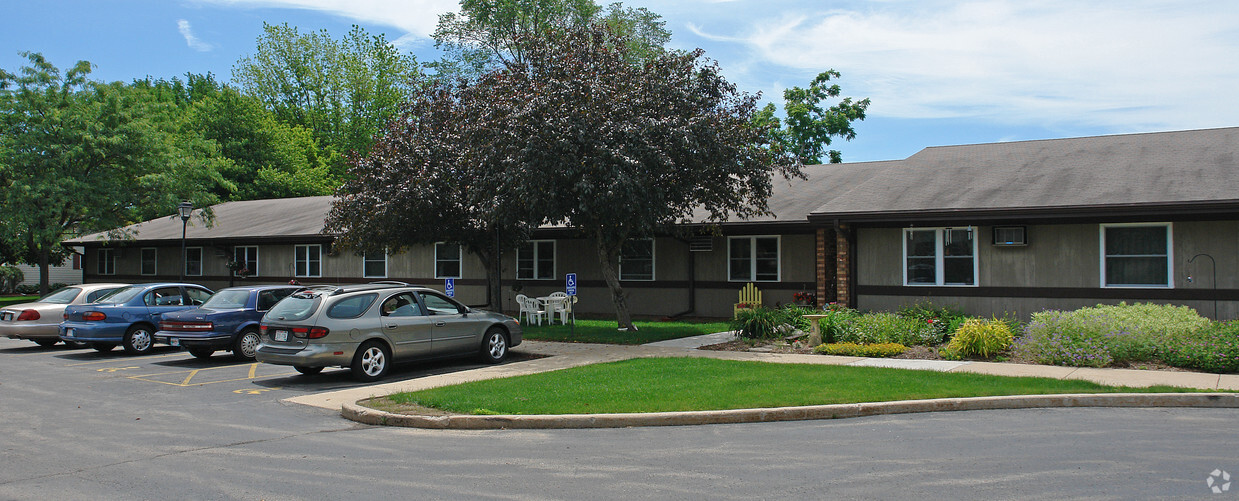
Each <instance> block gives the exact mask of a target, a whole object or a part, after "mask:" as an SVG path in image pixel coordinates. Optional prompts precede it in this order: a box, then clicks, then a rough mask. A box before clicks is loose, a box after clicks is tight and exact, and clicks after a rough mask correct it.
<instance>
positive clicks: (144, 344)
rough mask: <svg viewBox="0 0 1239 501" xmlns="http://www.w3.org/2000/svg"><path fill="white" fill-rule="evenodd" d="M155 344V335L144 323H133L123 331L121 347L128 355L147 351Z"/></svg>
mask: <svg viewBox="0 0 1239 501" xmlns="http://www.w3.org/2000/svg"><path fill="white" fill-rule="evenodd" d="M153 346H155V335H154V332H152V331H151V328H150V327H147V326H145V325H140V324H139V325H135V326H133V327H130V328H129V330H127V331H125V339H124V342H122V343H121V347H123V348H124V349H125V353H128V354H130V355H142V354H145V353H149V352H150V351H151V347H153Z"/></svg>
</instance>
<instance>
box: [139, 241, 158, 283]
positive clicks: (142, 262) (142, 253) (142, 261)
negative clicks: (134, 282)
mask: <svg viewBox="0 0 1239 501" xmlns="http://www.w3.org/2000/svg"><path fill="white" fill-rule="evenodd" d="M146 251H151V252H153V253H154V254H155V256H154V257H155V258H154V259H153V260H151V267H152V268H153V269H152V270H151V272H150V273H147V272H146ZM138 274H139V275H142V276H144V277H152V276H155V275H158V274H159V248H157V247H143V248H142V249H141V250H139V251H138Z"/></svg>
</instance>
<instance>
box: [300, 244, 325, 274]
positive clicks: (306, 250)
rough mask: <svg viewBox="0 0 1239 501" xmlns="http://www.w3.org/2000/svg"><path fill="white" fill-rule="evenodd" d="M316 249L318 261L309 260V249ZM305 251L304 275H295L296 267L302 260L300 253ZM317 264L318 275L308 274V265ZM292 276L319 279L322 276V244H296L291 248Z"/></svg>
mask: <svg viewBox="0 0 1239 501" xmlns="http://www.w3.org/2000/svg"><path fill="white" fill-rule="evenodd" d="M311 247H316V248H318V259H316V260H313V261H311V260H310V248H311ZM303 249H304V250H305V259H304V262H305V273H297V266H298V265H300V264H301V263H302V262H303V260H302V259H301V257H302V256H301V251H302V250H303ZM313 262H317V263H318V273H310V263H313ZM293 276H294V277H297V278H320V277H322V276H323V246H322V244H296V245H294V246H293Z"/></svg>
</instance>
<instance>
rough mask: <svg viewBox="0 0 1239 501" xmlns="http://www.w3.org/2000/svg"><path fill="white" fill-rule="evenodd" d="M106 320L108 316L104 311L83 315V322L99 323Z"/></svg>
mask: <svg viewBox="0 0 1239 501" xmlns="http://www.w3.org/2000/svg"><path fill="white" fill-rule="evenodd" d="M106 318H108V316H107V315H104V314H103V312H102V311H88V312H86V313H83V314H82V320H86V321H88V322H98V321H100V320H103V319H106Z"/></svg>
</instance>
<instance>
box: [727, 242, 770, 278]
mask: <svg viewBox="0 0 1239 501" xmlns="http://www.w3.org/2000/svg"><path fill="white" fill-rule="evenodd" d="M727 279H728V280H731V281H733V282H777V281H779V237H729V238H728V239H727Z"/></svg>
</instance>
